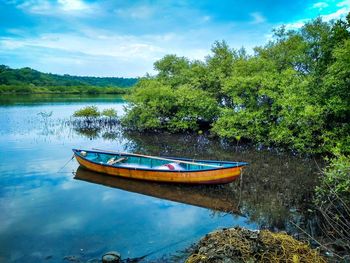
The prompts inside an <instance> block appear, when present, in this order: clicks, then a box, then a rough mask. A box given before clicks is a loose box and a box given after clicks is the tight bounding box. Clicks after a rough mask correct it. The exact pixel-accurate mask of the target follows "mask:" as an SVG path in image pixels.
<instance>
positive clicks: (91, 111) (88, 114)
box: [73, 106, 101, 119]
mask: <svg viewBox="0 0 350 263" xmlns="http://www.w3.org/2000/svg"><path fill="white" fill-rule="evenodd" d="M100 116H101V113H100V112H99V110H98V109H97V107H96V106H86V107H84V108H82V109H80V110H77V111H75V112H74V114H73V117H83V118H86V119H93V118H97V117H100Z"/></svg>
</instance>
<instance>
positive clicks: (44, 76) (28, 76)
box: [0, 65, 138, 87]
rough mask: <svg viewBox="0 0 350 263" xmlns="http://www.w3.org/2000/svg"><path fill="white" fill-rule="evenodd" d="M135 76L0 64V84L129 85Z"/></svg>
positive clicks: (134, 81) (134, 82)
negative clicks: (44, 70)
mask: <svg viewBox="0 0 350 263" xmlns="http://www.w3.org/2000/svg"><path fill="white" fill-rule="evenodd" d="M137 81H138V79H136V78H102V77H79V76H70V75H67V74H65V75H56V74H51V73H49V74H48V73H42V72H39V71H37V70H34V69H31V68H21V69H11V68H10V67H8V66H5V65H0V85H14V86H17V85H23V86H24V85H30V84H32V85H34V86H44V87H45V86H99V87H109V86H112V87H131V86H133V85H135V84H136V83H137Z"/></svg>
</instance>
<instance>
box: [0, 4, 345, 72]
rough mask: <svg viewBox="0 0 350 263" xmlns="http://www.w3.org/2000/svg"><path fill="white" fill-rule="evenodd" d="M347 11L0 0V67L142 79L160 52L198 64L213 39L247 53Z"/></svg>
mask: <svg viewBox="0 0 350 263" xmlns="http://www.w3.org/2000/svg"><path fill="white" fill-rule="evenodd" d="M349 12H350V0H309V1H308V0H294V1H290V0H288V1H277V0H263V1H262V0H251V1H238V0H231V1H219V0H216V1H206V0H197V1H196V0H191V1H184V0H179V1H167V0H164V1H139V0H135V1H126V0H124V1H122V0H100V1H93V0H55V1H54V0H52V1H49V0H0V15H1V16H0V64H6V65H9V66H11V67H14V68H19V67H25V66H29V67H32V68H34V69H37V70H40V71H43V72H51V73H58V74H71V75H89V76H123V77H135V76H144V75H145V73H146V72H149V73H153V62H154V61H156V60H157V59H160V58H162V57H163V56H164V55H166V54H177V55H179V56H186V57H188V58H190V59H201V60H203V59H204V58H205V56H207V55H208V54H209V53H210V48H211V46H212V44H213V43H214V41H215V40H225V41H227V43H228V44H229V45H230V46H231V47H232V48H240V47H242V46H244V47H245V48H247V50H248V51H249V50H252V48H253V47H255V46H259V45H263V44H264V43H266V42H267V41H268V39H269V38H270V37H271V31H272V29H273V28H276V27H278V26H280V25H282V24H284V25H286V26H287V28H299V27H300V26H302V24H303V23H304V22H305V21H307V20H308V19H312V18H316V17H317V16H321V17H322V18H323V19H324V20H326V21H329V20H332V19H338V18H344V17H345V16H346V14H347V13H349Z"/></svg>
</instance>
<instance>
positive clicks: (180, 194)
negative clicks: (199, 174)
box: [74, 167, 241, 215]
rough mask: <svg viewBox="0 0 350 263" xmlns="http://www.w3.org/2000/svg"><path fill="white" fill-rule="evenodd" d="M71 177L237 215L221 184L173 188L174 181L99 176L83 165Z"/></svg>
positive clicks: (236, 204)
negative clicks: (163, 181)
mask: <svg viewBox="0 0 350 263" xmlns="http://www.w3.org/2000/svg"><path fill="white" fill-rule="evenodd" d="M74 179H76V180H80V181H84V182H89V183H93V184H98V185H103V186H106V187H112V188H116V189H120V190H123V191H128V192H132V193H138V194H142V195H146V196H152V197H155V198H161V199H165V200H169V201H173V202H178V203H183V204H188V205H193V206H198V207H203V208H208V209H211V210H214V211H220V212H225V213H232V214H236V215H241V213H240V210H239V200H238V198H237V196H236V195H233V194H232V193H231V192H227V191H226V192H225V191H224V192H223V191H222V188H221V187H220V188H217V187H216V186H209V185H206V186H200V185H179V186H178V187H174V184H168V183H158V182H148V181H141V180H132V179H128V178H122V177H116V176H109V175H106V176H101V175H100V174H99V173H96V172H93V171H90V170H86V169H85V168H83V167H78V168H77V170H76V171H75V172H74ZM208 187H209V188H208ZM212 187H214V188H212ZM218 189H220V190H218Z"/></svg>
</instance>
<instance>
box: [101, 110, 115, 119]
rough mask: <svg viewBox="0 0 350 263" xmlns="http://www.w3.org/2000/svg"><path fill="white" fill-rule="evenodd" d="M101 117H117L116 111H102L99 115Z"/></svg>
mask: <svg viewBox="0 0 350 263" xmlns="http://www.w3.org/2000/svg"><path fill="white" fill-rule="evenodd" d="M101 115H103V116H105V117H108V118H110V119H112V118H116V117H117V111H116V110H115V109H112V108H110V109H104V110H103V111H102V113H101Z"/></svg>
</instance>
